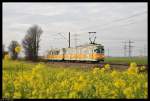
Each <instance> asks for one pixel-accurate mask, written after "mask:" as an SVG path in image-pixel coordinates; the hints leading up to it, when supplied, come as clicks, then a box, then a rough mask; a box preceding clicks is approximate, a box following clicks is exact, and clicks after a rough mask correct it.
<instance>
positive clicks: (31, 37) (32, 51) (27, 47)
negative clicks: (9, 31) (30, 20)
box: [2, 25, 43, 61]
mask: <svg viewBox="0 0 150 101" xmlns="http://www.w3.org/2000/svg"><path fill="white" fill-rule="evenodd" d="M42 33H43V30H42V29H41V27H40V26H38V25H33V26H31V27H30V28H29V29H28V30H27V32H26V35H25V37H24V38H23V40H22V47H23V49H24V54H25V59H26V60H33V61H36V60H37V59H38V51H39V42H40V36H41V34H42ZM4 47H5V46H4V45H3V48H2V53H3V58H4V56H5V54H6V51H5V50H4ZM20 48H21V45H20V44H19V43H18V42H17V41H15V40H13V41H11V43H10V45H9V47H8V52H9V55H10V57H11V59H13V60H15V59H18V54H19V51H20Z"/></svg>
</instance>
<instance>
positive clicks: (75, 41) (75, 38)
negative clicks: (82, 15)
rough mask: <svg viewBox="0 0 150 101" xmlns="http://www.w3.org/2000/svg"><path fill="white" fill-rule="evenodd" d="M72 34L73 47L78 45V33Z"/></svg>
mask: <svg viewBox="0 0 150 101" xmlns="http://www.w3.org/2000/svg"><path fill="white" fill-rule="evenodd" d="M73 36H74V43H75V47H77V45H78V41H79V39H78V36H79V35H78V34H74V35H73Z"/></svg>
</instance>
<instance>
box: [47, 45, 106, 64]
mask: <svg viewBox="0 0 150 101" xmlns="http://www.w3.org/2000/svg"><path fill="white" fill-rule="evenodd" d="M104 58H105V55H104V46H103V45H102V44H84V45H80V46H76V47H70V48H61V49H50V50H48V52H47V54H46V56H45V59H47V60H49V61H84V62H85V61H92V62H100V61H104Z"/></svg>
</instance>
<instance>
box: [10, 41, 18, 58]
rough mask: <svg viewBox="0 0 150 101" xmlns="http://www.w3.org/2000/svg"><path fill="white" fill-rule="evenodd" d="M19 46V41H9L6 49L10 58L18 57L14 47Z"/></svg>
mask: <svg viewBox="0 0 150 101" xmlns="http://www.w3.org/2000/svg"><path fill="white" fill-rule="evenodd" d="M17 46H19V43H18V42H17V41H11V43H10V45H9V47H8V50H9V53H10V56H11V58H12V59H17V58H18V53H17V52H16V51H15V48H16V47H17Z"/></svg>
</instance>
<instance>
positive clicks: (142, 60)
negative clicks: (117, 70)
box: [104, 57, 148, 65]
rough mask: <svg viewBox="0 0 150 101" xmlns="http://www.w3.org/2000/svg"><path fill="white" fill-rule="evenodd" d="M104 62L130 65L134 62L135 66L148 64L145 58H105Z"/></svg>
mask: <svg viewBox="0 0 150 101" xmlns="http://www.w3.org/2000/svg"><path fill="white" fill-rule="evenodd" d="M104 61H105V62H108V63H128V64H129V63H131V62H136V63H137V64H142V65H145V64H148V58H147V57H131V58H128V57H106V58H105V60H104Z"/></svg>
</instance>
